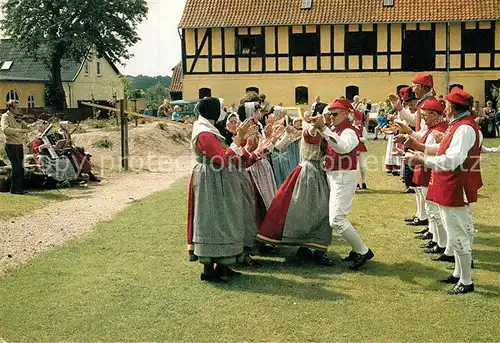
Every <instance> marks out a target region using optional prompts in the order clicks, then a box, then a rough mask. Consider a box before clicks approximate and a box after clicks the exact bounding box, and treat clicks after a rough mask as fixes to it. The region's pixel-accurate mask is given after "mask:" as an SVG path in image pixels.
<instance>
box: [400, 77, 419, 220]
mask: <svg viewBox="0 0 500 343" xmlns="http://www.w3.org/2000/svg"><path fill="white" fill-rule="evenodd" d="M399 96H400V98H401V101H402V105H403V107H404V108H405V109H408V110H409V111H410V113H413V112H415V110H416V103H417V97H416V96H415V93H413V91H412V90H411V87H403V88H401V89H400V90H399ZM397 117H398V118H397V119H399V120H403V118H402V117H401V115H399V113H398V115H397ZM397 147H398V148H402V145H400V144H398V145H397ZM400 175H401V179H402V180H403V182H404V184H405V186H406V190H405V191H404V193H407V194H409V193H415V190H414V189H413V187H415V184H414V183H413V168H411V167H410V166H409V165H408V164H406V163H404V162H403V161H402V160H401V159H400ZM415 218H417V215H415V216H413V217H410V218H409V221H410V222H413V221H414V220H415Z"/></svg>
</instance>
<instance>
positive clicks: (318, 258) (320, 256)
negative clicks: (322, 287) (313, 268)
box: [314, 251, 335, 267]
mask: <svg viewBox="0 0 500 343" xmlns="http://www.w3.org/2000/svg"><path fill="white" fill-rule="evenodd" d="M314 264H316V265H320V266H328V267H331V266H333V265H335V261H333V260H332V259H330V258H329V257H328V254H327V253H326V252H322V251H315V252H314Z"/></svg>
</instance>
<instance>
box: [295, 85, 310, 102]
mask: <svg viewBox="0 0 500 343" xmlns="http://www.w3.org/2000/svg"><path fill="white" fill-rule="evenodd" d="M307 103H309V90H308V89H307V87H304V86H300V87H296V88H295V104H297V105H305V104H307Z"/></svg>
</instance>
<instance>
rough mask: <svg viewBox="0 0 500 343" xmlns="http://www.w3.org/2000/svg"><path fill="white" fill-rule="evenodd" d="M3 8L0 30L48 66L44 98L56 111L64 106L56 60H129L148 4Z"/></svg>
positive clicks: (90, 0) (88, 1) (12, 3)
mask: <svg viewBox="0 0 500 343" xmlns="http://www.w3.org/2000/svg"><path fill="white" fill-rule="evenodd" d="M3 10H4V14H5V19H3V20H2V21H1V22H0V24H1V25H2V28H3V30H4V33H5V34H6V35H7V36H9V37H10V38H12V39H13V40H14V41H15V42H16V44H18V46H19V47H20V48H21V49H22V50H23V51H24V52H25V54H26V55H29V56H30V57H34V58H36V59H39V60H42V61H43V62H45V64H46V65H47V68H48V70H50V72H51V75H52V80H51V83H50V84H49V91H48V95H49V99H48V102H50V103H51V104H52V106H54V107H55V108H56V109H58V110H60V109H63V108H64V107H65V106H66V98H65V95H64V89H63V86H62V81H61V62H62V61H63V60H65V59H68V60H73V61H75V62H78V63H81V62H82V61H84V59H85V58H87V57H88V56H89V54H90V53H91V52H94V51H95V53H96V54H97V55H98V56H99V57H102V56H106V57H107V58H108V59H109V60H110V61H111V62H112V63H117V62H120V60H123V59H129V58H130V57H131V54H130V53H129V52H128V47H129V46H131V45H133V44H135V43H137V42H138V41H139V36H138V34H137V32H136V31H137V30H136V29H137V26H138V25H139V24H140V23H141V22H142V20H144V18H145V17H146V15H147V11H148V8H147V3H146V1H145V0H119V1H110V0H7V1H6V2H5V4H4V6H3Z"/></svg>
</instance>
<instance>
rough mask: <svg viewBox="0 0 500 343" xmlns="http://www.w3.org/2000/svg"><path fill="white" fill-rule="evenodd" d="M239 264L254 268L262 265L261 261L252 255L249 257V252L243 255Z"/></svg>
mask: <svg viewBox="0 0 500 343" xmlns="http://www.w3.org/2000/svg"><path fill="white" fill-rule="evenodd" d="M241 264H242V265H244V266H247V267H256V268H260V267H262V263H260V262H258V261H256V260H254V259H253V258H252V257H250V255H249V254H245V257H244V259H243V262H242V263H241Z"/></svg>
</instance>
